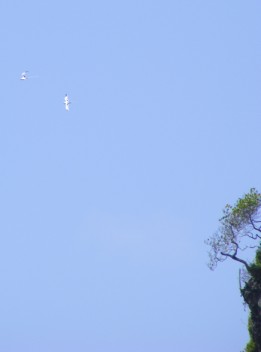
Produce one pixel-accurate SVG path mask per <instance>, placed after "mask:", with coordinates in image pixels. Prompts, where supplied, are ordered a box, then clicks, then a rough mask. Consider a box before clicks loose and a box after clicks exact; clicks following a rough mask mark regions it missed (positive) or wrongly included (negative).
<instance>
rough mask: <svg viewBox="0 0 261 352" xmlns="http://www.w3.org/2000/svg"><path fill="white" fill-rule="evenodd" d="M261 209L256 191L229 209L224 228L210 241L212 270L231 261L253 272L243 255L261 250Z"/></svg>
mask: <svg viewBox="0 0 261 352" xmlns="http://www.w3.org/2000/svg"><path fill="white" fill-rule="evenodd" d="M260 207H261V194H260V193H259V192H258V191H257V190H256V189H255V188H251V189H250V191H249V193H247V194H245V195H244V196H243V197H242V198H239V199H238V201H237V202H236V204H235V205H234V206H231V205H229V204H227V205H226V206H225V208H224V210H223V216H222V218H221V219H220V220H219V222H220V228H219V229H218V231H217V232H216V233H215V234H214V235H213V236H211V237H209V238H208V239H207V241H206V243H207V244H208V245H209V246H210V250H209V259H210V260H209V264H208V265H209V268H210V269H211V270H214V269H215V268H216V266H217V264H218V263H219V262H223V261H224V260H226V259H227V258H231V259H233V260H235V261H238V262H241V263H242V264H244V266H245V267H246V269H247V270H249V264H248V262H247V261H246V260H245V259H243V258H242V257H241V255H243V253H242V252H243V251H245V250H247V249H250V248H257V247H259V243H258V244H257V242H256V240H260V239H261V212H260ZM259 242H260V241H259Z"/></svg>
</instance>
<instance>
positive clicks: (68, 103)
mask: <svg viewBox="0 0 261 352" xmlns="http://www.w3.org/2000/svg"><path fill="white" fill-rule="evenodd" d="M70 104H71V102H70V101H69V97H68V95H67V94H65V97H64V106H65V110H66V111H69V105H70Z"/></svg>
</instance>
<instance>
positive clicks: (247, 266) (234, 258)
mask: <svg viewBox="0 0 261 352" xmlns="http://www.w3.org/2000/svg"><path fill="white" fill-rule="evenodd" d="M221 254H222V255H224V256H225V257H229V258H231V259H233V260H235V261H237V262H240V263H242V264H244V265H245V267H246V269H247V270H248V271H249V269H250V267H249V265H248V264H247V262H246V261H245V260H243V259H240V258H238V257H237V256H236V255H235V254H229V253H224V252H221Z"/></svg>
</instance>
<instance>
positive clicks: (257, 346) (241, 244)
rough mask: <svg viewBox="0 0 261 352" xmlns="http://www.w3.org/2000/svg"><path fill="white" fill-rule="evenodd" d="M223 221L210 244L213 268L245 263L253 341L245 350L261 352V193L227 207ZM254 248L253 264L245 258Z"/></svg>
mask: <svg viewBox="0 0 261 352" xmlns="http://www.w3.org/2000/svg"><path fill="white" fill-rule="evenodd" d="M219 221H220V228H219V229H218V231H217V232H216V233H215V234H214V235H213V236H211V237H210V238H208V239H207V241H206V243H207V245H208V246H209V247H210V250H209V259H210V260H209V268H210V269H211V270H214V269H215V268H216V266H217V264H218V263H219V262H223V261H225V260H227V259H232V260H234V261H237V262H239V263H241V264H243V266H244V268H245V271H246V273H247V275H246V276H245V279H244V280H243V281H244V287H243V288H242V287H241V284H240V292H241V294H242V296H243V299H244V301H245V303H246V304H247V305H248V307H249V311H250V314H249V328H248V329H249V334H250V341H249V343H248V344H247V346H246V349H245V351H246V352H261V241H260V240H261V194H260V193H258V191H257V190H256V189H255V188H251V189H250V191H249V193H247V194H245V195H244V196H243V197H242V198H239V199H238V201H237V202H236V204H235V205H234V206H231V205H229V204H228V205H226V206H225V208H224V210H223V217H222V218H221V219H220V220H219ZM253 248H256V256H255V259H254V261H252V262H249V261H248V260H247V259H246V258H243V257H242V255H243V253H247V250H250V249H253ZM246 255H247V254H246ZM240 282H241V280H240Z"/></svg>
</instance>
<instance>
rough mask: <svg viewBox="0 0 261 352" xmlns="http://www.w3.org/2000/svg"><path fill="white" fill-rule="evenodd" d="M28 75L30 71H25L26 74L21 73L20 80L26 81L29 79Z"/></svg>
mask: <svg viewBox="0 0 261 352" xmlns="http://www.w3.org/2000/svg"><path fill="white" fill-rule="evenodd" d="M27 73H28V71H24V72H22V73H21V77H20V79H21V80H22V81H25V80H26V79H28V75H27Z"/></svg>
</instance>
